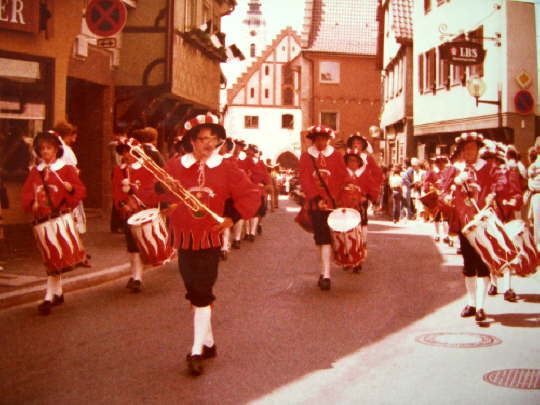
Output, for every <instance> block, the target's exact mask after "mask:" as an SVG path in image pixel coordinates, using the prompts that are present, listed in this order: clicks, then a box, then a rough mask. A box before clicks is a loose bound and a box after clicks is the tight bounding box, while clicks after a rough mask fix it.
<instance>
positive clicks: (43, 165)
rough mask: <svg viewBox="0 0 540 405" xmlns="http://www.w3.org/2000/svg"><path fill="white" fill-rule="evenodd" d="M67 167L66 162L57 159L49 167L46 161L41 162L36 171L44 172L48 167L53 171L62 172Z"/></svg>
mask: <svg viewBox="0 0 540 405" xmlns="http://www.w3.org/2000/svg"><path fill="white" fill-rule="evenodd" d="M65 165H66V162H64V161H63V160H62V159H56V160H55V161H54V163H53V164H51V165H48V164H46V163H45V162H44V161H41V162H40V163H39V164H38V165H37V166H36V169H37V170H38V171H40V172H41V171H43V169H45V168H46V167H49V168H50V169H51V170H55V171H56V170H60V169H61V168H62V167H64V166H65Z"/></svg>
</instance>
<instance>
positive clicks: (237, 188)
mask: <svg viewBox="0 0 540 405" xmlns="http://www.w3.org/2000/svg"><path fill="white" fill-rule="evenodd" d="M224 164H225V165H226V170H227V184H228V185H229V192H230V196H231V198H232V199H233V204H234V207H235V208H236V209H237V210H238V212H239V213H240V215H241V216H242V218H243V219H249V218H253V217H254V216H255V214H256V213H257V210H258V209H259V205H260V204H261V192H260V189H259V187H257V186H256V185H255V184H253V183H252V182H251V181H250V180H249V178H248V176H247V174H246V173H245V172H244V171H243V170H241V169H240V168H238V166H237V165H235V164H232V163H230V162H226V163H225V162H224Z"/></svg>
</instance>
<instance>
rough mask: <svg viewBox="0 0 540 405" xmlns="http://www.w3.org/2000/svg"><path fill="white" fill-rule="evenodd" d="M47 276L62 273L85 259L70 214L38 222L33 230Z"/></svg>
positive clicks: (75, 226)
mask: <svg viewBox="0 0 540 405" xmlns="http://www.w3.org/2000/svg"><path fill="white" fill-rule="evenodd" d="M33 231H34V237H35V238H36V243H37V245H38V249H39V251H40V252H41V256H42V258H43V263H44V264H45V267H46V268H47V273H48V274H58V273H64V272H66V271H69V270H73V267H75V266H76V265H78V264H80V263H82V262H84V261H85V259H86V252H85V250H84V246H83V244H82V242H81V239H80V237H79V232H78V231H77V225H76V224H75V220H74V219H73V215H72V214H71V212H66V213H62V214H60V215H58V216H57V217H54V218H49V219H47V220H45V221H42V222H39V223H37V224H35V225H34V228H33Z"/></svg>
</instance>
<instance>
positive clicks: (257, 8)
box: [242, 0, 266, 61]
mask: <svg viewBox="0 0 540 405" xmlns="http://www.w3.org/2000/svg"><path fill="white" fill-rule="evenodd" d="M248 7H249V8H248V11H247V15H246V18H245V19H244V21H242V24H243V31H244V36H243V37H244V41H245V42H244V46H243V49H242V52H243V53H244V56H245V57H246V59H247V60H249V61H253V60H255V59H256V58H257V56H259V55H260V54H261V52H262V51H263V49H264V48H265V47H266V20H265V19H264V16H263V14H262V11H261V0H249V2H248Z"/></svg>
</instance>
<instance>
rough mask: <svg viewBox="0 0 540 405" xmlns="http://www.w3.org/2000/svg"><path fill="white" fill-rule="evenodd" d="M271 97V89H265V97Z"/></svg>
mask: <svg viewBox="0 0 540 405" xmlns="http://www.w3.org/2000/svg"><path fill="white" fill-rule="evenodd" d="M268 97H270V91H269V90H268V89H264V98H268Z"/></svg>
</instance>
